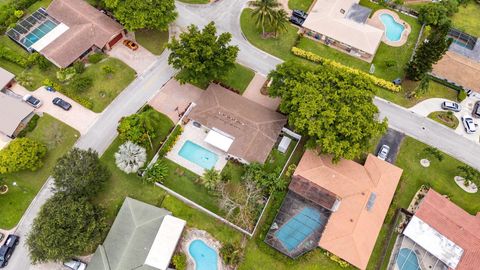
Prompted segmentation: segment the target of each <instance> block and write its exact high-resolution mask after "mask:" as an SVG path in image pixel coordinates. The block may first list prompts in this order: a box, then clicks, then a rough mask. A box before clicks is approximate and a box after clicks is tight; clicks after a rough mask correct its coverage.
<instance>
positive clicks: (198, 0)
mask: <svg viewBox="0 0 480 270" xmlns="http://www.w3.org/2000/svg"><path fill="white" fill-rule="evenodd" d="M179 1H180V2H183V3H187V4H208V3H210V1H209V0H179Z"/></svg>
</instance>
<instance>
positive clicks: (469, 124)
mask: <svg viewBox="0 0 480 270" xmlns="http://www.w3.org/2000/svg"><path fill="white" fill-rule="evenodd" d="M462 124H463V127H464V128H465V132H467V133H468V134H472V133H475V132H476V131H477V125H476V124H475V122H473V118H472V117H471V116H468V115H465V116H462Z"/></svg>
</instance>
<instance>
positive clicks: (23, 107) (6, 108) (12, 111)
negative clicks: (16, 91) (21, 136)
mask: <svg viewBox="0 0 480 270" xmlns="http://www.w3.org/2000/svg"><path fill="white" fill-rule="evenodd" d="M32 112H33V108H32V107H30V106H28V105H27V104H26V103H24V102H22V101H20V100H18V99H15V98H13V97H10V96H7V95H5V94H3V93H0V115H1V118H0V132H1V133H3V134H5V135H7V136H12V135H13V133H15V130H16V129H17V128H18V126H19V125H20V122H21V121H22V120H23V119H25V118H26V117H27V116H29V115H30V114H31V113H32ZM7 116H8V117H7Z"/></svg>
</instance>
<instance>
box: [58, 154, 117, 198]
mask: <svg viewBox="0 0 480 270" xmlns="http://www.w3.org/2000/svg"><path fill="white" fill-rule="evenodd" d="M52 176H53V178H54V179H55V189H56V190H57V191H61V192H64V193H66V194H71V195H74V196H86V197H93V196H94V195H95V194H97V193H98V191H100V190H101V189H102V187H103V184H104V183H105V182H106V181H107V180H108V178H109V177H110V173H109V171H108V169H107V168H106V167H105V166H103V165H102V164H101V163H100V159H99V158H98V154H97V152H95V151H93V150H92V149H89V150H81V149H78V148H74V149H72V150H71V151H70V152H68V153H67V154H66V155H64V156H63V157H61V158H60V159H59V160H58V161H57V164H56V165H55V167H54V168H53V174H52Z"/></svg>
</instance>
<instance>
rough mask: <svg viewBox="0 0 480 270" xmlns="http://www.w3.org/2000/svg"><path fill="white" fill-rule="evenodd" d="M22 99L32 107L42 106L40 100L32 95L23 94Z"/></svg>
mask: <svg viewBox="0 0 480 270" xmlns="http://www.w3.org/2000/svg"><path fill="white" fill-rule="evenodd" d="M22 99H23V101H25V103H27V104H28V105H30V106H32V107H34V108H37V109H38V108H40V106H42V101H41V100H40V99H38V98H36V97H34V96H32V95H29V94H27V95H25V96H23V98H22Z"/></svg>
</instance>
